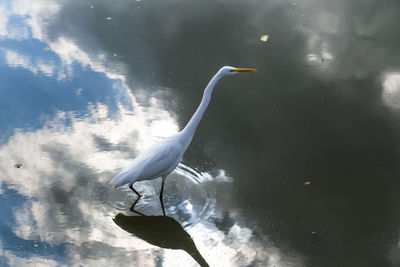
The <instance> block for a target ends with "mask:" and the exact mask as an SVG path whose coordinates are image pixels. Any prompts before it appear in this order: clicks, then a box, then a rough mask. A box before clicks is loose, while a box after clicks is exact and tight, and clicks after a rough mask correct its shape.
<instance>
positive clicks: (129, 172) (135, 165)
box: [110, 66, 256, 216]
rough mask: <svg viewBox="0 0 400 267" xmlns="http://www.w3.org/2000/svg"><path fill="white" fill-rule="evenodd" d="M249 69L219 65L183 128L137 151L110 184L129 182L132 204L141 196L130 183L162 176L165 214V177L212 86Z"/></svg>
mask: <svg viewBox="0 0 400 267" xmlns="http://www.w3.org/2000/svg"><path fill="white" fill-rule="evenodd" d="M249 71H256V69H249V68H234V67H230V66H224V67H222V68H221V69H220V70H219V71H218V72H217V73H216V74H215V75H214V77H213V78H212V79H211V81H210V82H209V83H208V85H207V87H206V89H204V93H203V98H202V100H201V102H200V105H199V107H198V108H197V110H196V112H195V113H194V114H193V116H192V118H191V119H190V121H189V123H188V124H187V125H186V127H185V128H183V130H182V131H180V132H179V133H177V134H175V135H173V136H170V137H167V138H165V139H164V140H162V141H160V142H158V143H156V144H154V145H153V146H151V147H149V148H148V149H147V150H145V151H144V152H142V153H141V154H139V156H137V157H136V158H135V159H134V160H133V162H132V163H131V164H130V165H129V166H128V167H127V168H125V169H124V170H122V171H121V172H120V173H119V174H118V175H117V176H115V177H114V178H113V179H112V180H111V182H110V183H111V184H112V185H114V187H115V188H117V187H120V186H122V185H125V184H129V188H130V189H132V191H133V192H135V193H136V194H137V195H138V198H137V199H136V201H135V203H134V204H133V205H132V207H134V206H135V204H136V202H137V201H138V200H139V199H140V197H141V195H140V194H139V193H138V192H137V191H136V190H135V189H134V188H133V184H134V183H135V182H137V181H144V180H153V179H156V178H158V177H162V184H161V192H160V202H161V207H162V210H163V215H164V216H165V211H164V204H163V202H162V198H163V190H164V182H165V179H166V178H167V176H168V175H169V174H170V173H171V172H172V171H173V170H174V169H175V168H176V167H177V166H178V164H179V162H180V161H181V159H182V156H183V154H184V153H185V151H186V149H187V148H188V146H189V144H190V142H191V141H192V138H193V135H194V132H195V131H196V128H197V125H198V124H199V122H200V120H201V118H202V117H203V114H204V112H205V110H206V108H207V106H208V103H210V99H211V94H212V91H213V89H214V86H215V85H216V83H217V82H218V81H219V80H220V79H221V78H222V77H224V76H227V75H233V74H237V73H239V72H249ZM132 207H131V210H132Z"/></svg>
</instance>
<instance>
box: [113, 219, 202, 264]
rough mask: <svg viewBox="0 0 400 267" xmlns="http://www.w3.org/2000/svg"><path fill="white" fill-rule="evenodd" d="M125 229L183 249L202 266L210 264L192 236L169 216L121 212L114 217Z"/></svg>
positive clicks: (170, 246) (136, 234)
mask: <svg viewBox="0 0 400 267" xmlns="http://www.w3.org/2000/svg"><path fill="white" fill-rule="evenodd" d="M113 220H114V222H115V223H116V224H117V225H118V226H119V227H121V228H122V229H123V230H125V231H127V232H129V233H131V234H133V235H135V236H137V237H139V238H141V239H143V240H144V241H146V242H148V243H150V244H152V245H154V246H158V247H161V248H169V249H182V250H184V251H186V252H187V253H189V255H190V256H192V258H193V259H194V260H195V261H197V262H198V263H199V264H200V266H209V265H208V263H207V262H206V261H205V259H204V258H203V257H202V256H201V254H200V252H199V251H198V250H197V248H196V245H195V243H194V242H193V239H192V237H191V236H190V235H189V234H188V233H187V232H186V231H185V230H184V229H183V227H182V226H181V225H180V224H179V223H178V222H177V221H176V220H175V219H173V218H171V217H168V216H146V215H143V214H142V216H126V215H124V214H122V213H119V214H117V215H116V216H115V218H114V219H113Z"/></svg>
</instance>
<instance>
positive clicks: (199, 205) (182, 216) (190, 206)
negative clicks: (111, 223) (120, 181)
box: [109, 164, 216, 227]
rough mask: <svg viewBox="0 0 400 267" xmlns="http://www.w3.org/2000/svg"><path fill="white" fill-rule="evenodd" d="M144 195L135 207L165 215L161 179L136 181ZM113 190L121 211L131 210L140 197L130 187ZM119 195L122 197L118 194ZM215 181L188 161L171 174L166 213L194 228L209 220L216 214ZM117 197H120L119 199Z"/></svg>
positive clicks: (150, 213)
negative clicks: (188, 163) (160, 199)
mask: <svg viewBox="0 0 400 267" xmlns="http://www.w3.org/2000/svg"><path fill="white" fill-rule="evenodd" d="M134 188H135V189H136V190H137V191H138V192H139V193H140V194H141V195H142V198H141V199H140V200H139V201H138V203H137V204H136V206H135V210H137V211H140V212H142V213H144V214H145V215H160V214H162V210H161V205H160V201H159V198H158V195H159V192H160V189H161V178H158V179H156V180H153V181H142V182H137V183H135V184H134ZM123 192H126V194H123V193H122V192H121V190H118V191H114V192H110V195H111V198H110V199H109V200H110V201H111V202H112V206H113V207H114V208H115V209H117V210H118V211H120V212H124V213H126V212H128V211H129V207H130V205H131V204H132V203H133V202H134V201H135V200H136V198H137V196H136V194H135V193H133V192H132V191H131V190H130V189H129V188H128V187H127V186H124V189H123ZM118 194H119V197H118ZM215 195H216V191H215V180H214V178H213V177H212V176H211V175H210V174H209V173H207V172H199V171H197V170H195V169H193V168H191V167H188V166H186V165H184V164H179V166H178V167H177V168H176V169H175V170H174V171H173V172H172V173H171V174H170V175H169V176H168V178H167V179H166V181H165V185H164V206H165V212H166V215H167V216H169V217H173V218H174V219H175V220H177V221H178V222H179V223H181V225H182V226H183V227H193V226H194V225H196V224H198V223H199V222H201V221H205V220H208V219H209V218H210V217H211V216H212V215H213V213H214V209H215V202H216V198H215ZM116 198H117V199H116Z"/></svg>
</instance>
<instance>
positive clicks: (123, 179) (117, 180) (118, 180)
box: [110, 172, 130, 188]
mask: <svg viewBox="0 0 400 267" xmlns="http://www.w3.org/2000/svg"><path fill="white" fill-rule="evenodd" d="M129 177H130V175H129V173H127V172H121V173H119V174H118V175H117V176H115V177H114V178H113V179H112V180H111V181H110V184H111V185H113V187H114V188H118V187H120V186H123V185H125V184H127V183H129Z"/></svg>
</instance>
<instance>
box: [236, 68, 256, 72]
mask: <svg viewBox="0 0 400 267" xmlns="http://www.w3.org/2000/svg"><path fill="white" fill-rule="evenodd" d="M232 71H237V72H248V71H257V70H256V69H249V68H236V69H232V70H231V72H232Z"/></svg>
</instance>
